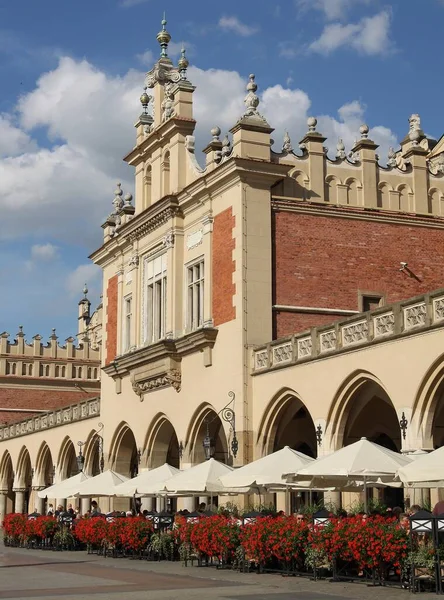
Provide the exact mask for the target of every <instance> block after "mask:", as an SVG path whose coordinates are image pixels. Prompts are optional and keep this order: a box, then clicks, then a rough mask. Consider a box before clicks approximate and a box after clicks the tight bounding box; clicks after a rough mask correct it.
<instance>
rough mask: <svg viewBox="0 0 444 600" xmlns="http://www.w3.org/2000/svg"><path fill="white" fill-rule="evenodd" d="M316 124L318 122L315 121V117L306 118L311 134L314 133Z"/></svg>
mask: <svg viewBox="0 0 444 600" xmlns="http://www.w3.org/2000/svg"><path fill="white" fill-rule="evenodd" d="M317 124H318V120H317V119H316V117H308V119H307V125H308V131H309V132H310V133H311V132H312V131H316V125H317Z"/></svg>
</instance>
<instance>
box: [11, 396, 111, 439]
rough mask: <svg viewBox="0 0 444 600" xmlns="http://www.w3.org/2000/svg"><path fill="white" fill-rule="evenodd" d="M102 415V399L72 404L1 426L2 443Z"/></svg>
mask: <svg viewBox="0 0 444 600" xmlns="http://www.w3.org/2000/svg"><path fill="white" fill-rule="evenodd" d="M99 415H100V398H91V399H90V400H86V401H85V402H79V403H78V404H71V405H70V406H66V407H64V408H58V409H56V410H53V411H48V412H47V413H42V414H40V415H38V416H35V417H30V418H28V419H24V420H23V421H19V422H17V423H10V424H9V425H2V426H0V441H2V440H7V439H11V438H16V437H20V436H23V435H29V434H31V433H35V432H36V431H42V430H47V429H53V428H54V427H61V426H63V425H69V424H70V423H74V422H75V421H83V420H84V419H92V418H95V417H98V416H99Z"/></svg>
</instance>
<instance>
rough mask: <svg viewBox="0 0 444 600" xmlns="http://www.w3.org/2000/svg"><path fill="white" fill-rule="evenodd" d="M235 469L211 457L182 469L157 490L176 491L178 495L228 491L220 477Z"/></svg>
mask: <svg viewBox="0 0 444 600" xmlns="http://www.w3.org/2000/svg"><path fill="white" fill-rule="evenodd" d="M232 470H233V468H232V467H229V466H228V465H225V464H224V463H221V462H218V461H217V460H214V458H210V460H206V461H205V462H203V463H201V464H199V465H196V466H194V467H191V468H189V469H186V470H185V471H181V472H180V473H177V475H174V477H171V479H169V480H168V481H166V482H165V485H164V487H163V488H160V487H159V489H158V490H156V491H157V492H159V493H160V492H167V493H174V494H176V495H185V494H186V493H188V494H198V493H205V492H209V493H216V494H218V493H222V494H223V493H228V492H229V491H231V490H227V489H226V488H225V486H224V485H223V484H222V483H221V481H220V477H222V475H226V474H227V473H230V472H231V471H232Z"/></svg>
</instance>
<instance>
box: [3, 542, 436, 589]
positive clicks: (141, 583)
mask: <svg viewBox="0 0 444 600" xmlns="http://www.w3.org/2000/svg"><path fill="white" fill-rule="evenodd" d="M375 595H377V596H378V600H391V599H393V600H398V598H399V599H400V600H401V599H404V600H408V598H409V592H408V591H406V590H401V589H399V588H393V587H373V586H367V585H366V584H365V583H363V582H359V583H342V582H341V583H339V582H335V583H331V582H328V581H312V580H310V579H309V578H306V577H282V576H281V575H279V574H263V575H258V574H256V573H248V574H247V573H238V572H236V571H231V570H228V569H227V570H222V569H216V568H215V567H197V566H188V567H184V566H182V565H181V563H178V562H174V563H173V562H168V561H162V562H147V561H140V560H130V559H127V558H117V559H113V558H103V557H99V556H97V555H88V554H87V553H86V552H53V551H44V550H26V549H22V548H3V547H0V600H3V599H8V598H14V599H16V600H20V599H22V600H25V599H29V598H40V599H41V600H58V599H59V598H68V599H69V600H105V599H106V600H114V598H115V599H116V600H117V599H119V600H142V599H143V600H176V599H177V598H180V600H340V599H344V598H348V599H350V600H370V599H371V600H375ZM419 598H420V599H421V600H423V599H424V600H430V599H431V598H436V595H435V594H425V593H422V594H420V596H419Z"/></svg>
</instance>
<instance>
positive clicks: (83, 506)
mask: <svg viewBox="0 0 444 600" xmlns="http://www.w3.org/2000/svg"><path fill="white" fill-rule="evenodd" d="M90 505H91V502H90V499H89V498H80V506H79V508H80V514H81V515H82V517H83V515H85V514H86V513H87V512H88V511H89V509H90Z"/></svg>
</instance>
